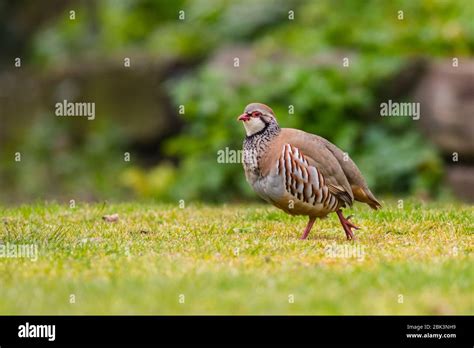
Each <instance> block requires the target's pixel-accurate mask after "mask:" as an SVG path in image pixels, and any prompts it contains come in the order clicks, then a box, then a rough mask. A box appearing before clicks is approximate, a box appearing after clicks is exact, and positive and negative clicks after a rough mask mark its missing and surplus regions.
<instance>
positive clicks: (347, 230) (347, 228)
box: [337, 210, 360, 240]
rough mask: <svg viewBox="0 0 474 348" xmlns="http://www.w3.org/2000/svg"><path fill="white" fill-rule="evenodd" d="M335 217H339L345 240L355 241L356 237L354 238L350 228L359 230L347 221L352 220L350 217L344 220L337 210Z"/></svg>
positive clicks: (340, 212)
mask: <svg viewBox="0 0 474 348" xmlns="http://www.w3.org/2000/svg"><path fill="white" fill-rule="evenodd" d="M337 216H338V217H339V221H340V222H341V225H342V228H343V229H344V232H345V233H346V237H347V240H356V237H355V236H354V233H353V232H352V228H353V229H355V230H359V229H360V228H359V227H358V226H356V225H354V224H353V223H352V222H350V221H349V219H350V218H352V215H349V216H348V217H347V218H345V217H344V216H343V215H342V211H341V210H339V211H337Z"/></svg>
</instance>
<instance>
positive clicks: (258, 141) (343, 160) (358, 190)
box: [238, 103, 381, 239]
mask: <svg viewBox="0 0 474 348" xmlns="http://www.w3.org/2000/svg"><path fill="white" fill-rule="evenodd" d="M238 120H239V121H242V122H243V125H244V128H245V132H246V137H245V140H244V144H243V146H244V156H243V166H244V170H245V177H246V179H247V181H248V183H249V184H250V185H251V186H252V188H253V189H254V190H255V192H256V193H257V194H258V195H259V196H260V197H262V198H263V199H264V200H266V201H267V202H269V203H272V204H273V205H275V206H276V207H278V208H280V209H282V210H283V211H285V212H287V213H288V214H291V215H306V216H308V217H309V221H308V225H307V226H306V228H305V231H304V233H303V236H302V237H301V238H302V239H305V238H307V236H308V234H309V232H310V231H311V228H312V226H313V224H314V222H315V220H316V218H324V217H326V216H327V215H328V214H330V213H332V212H335V213H336V214H337V216H338V217H339V221H340V222H341V225H342V228H343V229H344V232H345V233H346V237H347V239H355V237H354V233H353V231H352V229H358V227H357V226H355V225H354V224H353V223H352V222H350V221H349V219H350V217H348V218H345V217H344V216H343V214H342V210H341V209H342V208H344V207H348V206H351V205H352V204H353V202H354V201H359V202H363V203H366V204H368V205H369V206H370V207H371V208H373V209H378V208H380V207H381V204H380V203H379V202H378V200H377V199H376V198H375V196H374V195H373V194H372V192H371V191H370V189H369V188H368V186H367V183H366V181H365V179H364V177H363V176H362V174H361V172H360V170H359V169H358V168H357V166H356V164H355V163H354V162H353V161H352V160H351V159H350V158H349V157H348V156H346V155H345V154H344V153H343V152H342V151H341V150H340V149H339V148H338V147H337V146H336V145H334V144H332V143H331V142H329V141H328V140H326V139H324V138H322V137H320V136H318V135H314V134H310V133H306V132H303V131H301V130H297V129H291V128H280V126H279V125H278V122H277V120H276V117H275V114H274V113H273V110H272V109H271V108H270V107H268V106H267V105H265V104H261V103H252V104H249V105H247V106H246V107H245V110H244V113H243V114H242V115H240V116H239V117H238Z"/></svg>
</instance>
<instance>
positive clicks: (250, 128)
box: [244, 117, 265, 137]
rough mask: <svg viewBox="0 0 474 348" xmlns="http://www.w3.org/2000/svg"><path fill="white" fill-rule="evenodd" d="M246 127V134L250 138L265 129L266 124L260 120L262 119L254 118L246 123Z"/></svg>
mask: <svg viewBox="0 0 474 348" xmlns="http://www.w3.org/2000/svg"><path fill="white" fill-rule="evenodd" d="M244 127H245V132H246V133H247V136H248V137H249V136H251V135H252V134H255V133H257V132H260V131H261V130H262V129H263V128H265V123H264V122H263V121H262V120H261V119H260V117H252V118H251V119H250V120H248V121H245V122H244Z"/></svg>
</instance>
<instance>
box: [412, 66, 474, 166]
mask: <svg viewBox="0 0 474 348" xmlns="http://www.w3.org/2000/svg"><path fill="white" fill-rule="evenodd" d="M415 95H416V98H417V100H418V101H420V102H421V118H420V125H421V129H422V131H423V132H424V133H425V134H426V135H427V136H428V138H429V139H430V140H431V141H433V142H434V144H436V145H437V146H438V147H439V148H440V150H441V151H442V152H443V154H444V155H446V156H451V155H452V153H453V152H457V153H458V154H459V158H460V161H461V160H462V159H463V158H464V159H470V160H471V161H472V160H474V122H473V117H474V61H473V60H463V59H461V60H460V61H459V66H458V67H453V66H452V62H451V61H448V62H446V63H433V64H431V65H430V66H429V68H428V69H427V71H426V74H425V76H424V77H423V78H422V79H421V81H420V83H419V85H418V88H417V90H416V92H415Z"/></svg>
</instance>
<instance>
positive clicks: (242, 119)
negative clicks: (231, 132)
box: [238, 114, 250, 121]
mask: <svg viewBox="0 0 474 348" xmlns="http://www.w3.org/2000/svg"><path fill="white" fill-rule="evenodd" d="M238 120H239V121H248V120H250V116H249V115H247V114H242V115H240V116H239V118H238Z"/></svg>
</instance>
